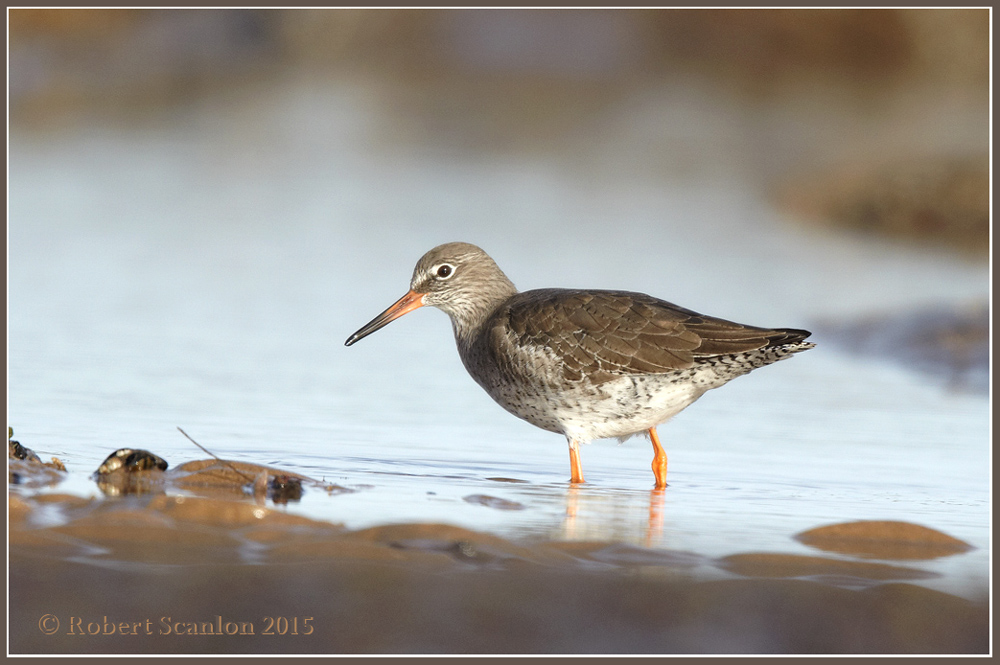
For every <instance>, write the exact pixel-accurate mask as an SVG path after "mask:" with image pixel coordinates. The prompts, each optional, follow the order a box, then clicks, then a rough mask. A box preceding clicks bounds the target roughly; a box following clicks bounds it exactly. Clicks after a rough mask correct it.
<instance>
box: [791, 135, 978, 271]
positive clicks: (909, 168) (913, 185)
mask: <svg viewBox="0 0 1000 665" xmlns="http://www.w3.org/2000/svg"><path fill="white" fill-rule="evenodd" d="M989 192H990V181H989V158H988V155H987V154H986V153H981V154H970V155H940V154H938V155H910V156H907V157H906V158H904V159H898V160H895V161H886V162H884V163H875V162H870V163H854V164H848V165H845V166H843V167H841V168H839V169H830V170H827V171H825V172H818V173H813V174H811V175H805V176H803V175H801V174H800V175H796V176H795V177H793V178H790V179H789V181H788V182H786V183H785V184H784V186H783V187H782V189H781V191H780V193H778V194H777V195H776V198H777V202H778V204H779V205H780V206H781V207H782V208H784V209H785V210H787V211H788V212H789V213H791V214H792V215H794V216H795V217H797V218H798V219H802V220H809V221H812V222H819V223H823V224H828V225H831V226H839V227H843V228H847V229H853V230H858V231H863V232H868V233H873V234H878V235H883V236H886V237H892V238H898V239H904V240H912V241H918V242H922V243H933V244H938V245H943V246H947V247H951V248H955V249H959V250H962V251H965V252H967V253H970V254H972V255H975V256H977V257H984V258H985V257H986V256H987V254H988V251H989V237H990V210H989Z"/></svg>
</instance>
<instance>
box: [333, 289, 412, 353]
mask: <svg viewBox="0 0 1000 665" xmlns="http://www.w3.org/2000/svg"><path fill="white" fill-rule="evenodd" d="M424 295H426V294H423V293H417V292H416V291H412V290H411V291H407V292H406V295H405V296H403V297H402V298H400V299H399V300H397V301H396V302H395V303H393V305H392V307H390V308H389V309H387V310H385V311H384V312H382V313H381V314H379V315H378V316H376V317H375V318H374V319H372V320H371V321H369V322H368V323H366V324H365V325H364V326H363V327H362V328H361V330H359V331H358V332H356V333H354V334H353V335H351V336H350V337H348V338H347V341H346V342H344V345H345V346H350V345H351V344H354V343H355V342H357V341H358V340H359V339H361V338H362V337H367V336H368V335H371V334H372V333H373V332H375V331H376V330H378V329H379V328H384V327H385V326H387V325H389V324H390V323H392V322H393V321H395V320H396V319H398V318H399V317H401V316H403V315H404V314H406V313H407V312H412V311H413V310H415V309H417V308H418V307H423V306H424Z"/></svg>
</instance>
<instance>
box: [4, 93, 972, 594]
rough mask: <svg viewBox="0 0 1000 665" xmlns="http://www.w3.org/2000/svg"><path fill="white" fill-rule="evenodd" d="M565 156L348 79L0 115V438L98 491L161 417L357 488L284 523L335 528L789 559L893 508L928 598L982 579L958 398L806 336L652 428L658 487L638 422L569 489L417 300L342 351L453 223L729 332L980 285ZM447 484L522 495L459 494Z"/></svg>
mask: <svg viewBox="0 0 1000 665" xmlns="http://www.w3.org/2000/svg"><path fill="white" fill-rule="evenodd" d="M387 132H388V134H387ZM581 154H582V155H583V157H581V158H580V159H573V158H572V157H566V156H559V157H547V156H546V155H545V154H538V155H533V156H532V155H518V154H516V153H507V154H504V153H494V154H482V153H477V152H470V151H468V150H464V149H460V148H457V147H454V146H447V145H437V144H422V143H413V142H401V141H397V140H394V139H393V137H392V135H391V123H389V122H388V121H387V120H386V119H385V118H383V117H382V116H381V115H380V113H379V110H378V108H377V106H374V105H372V104H370V103H369V102H368V101H367V98H366V97H365V96H364V94H363V93H362V92H359V91H357V90H354V89H352V88H351V87H350V86H346V87H343V88H335V87H331V88H329V89H325V90H323V89H316V88H297V87H294V86H291V87H289V88H288V89H286V90H284V91H283V94H281V95H276V96H274V97H268V98H266V99H265V98H254V99H230V100H227V99H225V98H222V99H220V100H217V101H215V102H213V103H211V104H205V105H202V106H194V107H190V108H186V109H181V110H179V111H175V112H173V113H168V114H164V115H162V116H160V117H158V118H150V119H147V120H146V121H144V122H142V123H139V124H137V125H133V126H116V125H113V124H104V125H100V126H96V127H95V126H87V127H78V128H75V129H74V128H70V129H66V130H62V131H60V132H56V133H52V134H49V135H45V136H39V135H32V134H29V133H25V132H21V131H18V130H17V128H16V127H15V128H14V129H13V131H12V134H11V146H10V217H9V226H8V237H9V246H10V249H9V270H8V272H9V287H8V289H9V293H8V296H9V306H8V310H9V338H8V350H9V367H8V395H9V397H8V420H9V423H10V424H11V425H13V427H14V428H15V433H16V436H15V438H17V439H19V440H20V441H21V442H22V443H23V444H24V445H26V446H28V447H30V448H32V449H34V450H35V451H36V452H38V453H39V454H40V455H41V456H42V457H43V458H46V459H47V458H48V457H49V456H57V457H59V458H61V459H62V460H63V461H64V462H65V463H66V465H67V467H68V469H69V470H70V472H71V478H70V479H69V480H67V481H66V482H65V483H63V484H62V485H61V486H59V487H58V488H56V489H57V490H59V491H71V492H75V493H79V494H83V495H91V494H94V495H96V494H98V490H97V488H96V486H94V484H93V483H92V482H91V481H90V480H89V479H88V478H87V476H89V474H90V473H91V472H92V471H93V470H94V469H96V467H97V466H98V464H99V463H100V462H101V461H102V460H103V459H104V457H105V456H107V455H108V454H109V453H110V452H112V451H113V450H115V449H117V448H120V447H139V448H146V449H149V450H152V451H153V452H155V453H157V454H158V455H160V456H162V457H164V458H165V459H167V460H168V461H169V462H170V463H171V464H172V465H178V464H180V463H182V462H184V461H187V460H191V459H200V458H203V457H204V454H203V453H202V452H201V451H199V450H197V449H196V448H194V447H193V446H192V445H191V444H190V443H189V442H188V441H187V440H186V439H185V438H184V437H183V436H181V435H180V433H179V432H177V431H176V427H177V426H181V427H183V428H184V429H185V430H186V431H187V432H188V433H189V434H190V435H191V436H192V437H194V438H195V439H196V440H197V441H199V442H200V443H201V444H202V445H204V446H207V447H208V448H210V449H211V450H213V451H214V452H215V453H216V454H218V455H219V456H221V457H226V458H233V459H241V460H245V461H249V462H256V463H261V464H271V465H278V466H282V467H285V468H288V469H290V470H293V471H298V472H302V473H306V474H308V475H311V476H313V477H316V478H324V479H326V480H328V481H333V482H336V483H338V484H341V485H344V486H347V487H353V488H357V489H358V491H357V492H355V493H353V494H342V495H337V496H332V497H331V496H326V495H323V494H320V493H318V492H307V494H306V496H305V497H304V499H303V500H302V502H301V503H298V504H292V505H290V506H288V507H287V508H286V509H287V510H289V511H293V512H296V513H301V514H305V515H309V516H312V517H316V518H320V519H328V520H332V521H336V522H343V523H344V524H346V525H348V526H349V527H352V528H359V527H364V526H369V525H372V524H380V523H387V522H404V521H429V522H445V523H450V524H458V525H461V526H465V527H468V528H474V529H481V530H488V531H492V532H496V533H498V534H500V535H503V536H506V537H512V538H576V539H601V540H624V541H628V542H633V543H637V544H643V545H649V546H655V547H667V548H673V549H681V550H690V551H693V552H697V553H699V554H704V555H707V556H720V555H725V554H731V553H735V552H746V551H780V552H793V553H796V552H797V553H810V550H809V549H808V548H806V547H804V546H802V545H799V544H798V543H797V542H795V541H793V540H792V539H791V536H792V535H793V534H795V533H797V532H799V531H802V530H805V529H809V528H812V527H815V526H819V525H822V524H829V523H834V522H840V521H849V520H859V519H897V520H906V521H910V522H915V523H918V524H923V525H926V526H929V527H932V528H936V529H939V530H941V531H944V532H946V533H948V534H950V535H952V536H955V537H958V538H962V539H964V540H966V541H968V542H970V543H971V544H973V545H974V546H976V547H977V548H978V549H976V550H974V551H972V552H970V553H969V554H966V555H962V556H958V557H951V558H949V559H946V560H943V561H936V562H929V563H926V564H921V565H925V566H926V567H928V568H931V569H934V570H939V571H940V572H942V573H945V574H946V577H945V579H944V580H939V581H933V580H932V581H930V582H928V583H927V584H928V585H931V586H934V585H935V584H938V585H940V586H941V587H942V588H944V587H947V588H950V589H953V590H954V589H955V588H956V585H957V587H961V588H964V587H966V586H967V587H969V588H970V589H972V588H974V587H977V586H978V587H980V588H981V587H982V586H983V584H984V580H985V579H986V575H987V572H986V571H987V563H988V554H989V550H988V548H989V544H990V529H989V527H990V518H991V515H990V487H991V475H990V462H991V453H990V445H989V442H990V436H991V430H990V423H989V401H988V399H987V398H986V396H984V395H981V394H976V393H960V392H953V391H949V390H947V389H946V388H945V387H943V384H944V381H943V380H935V379H929V378H928V377H926V376H924V375H921V374H917V373H914V372H911V371H909V370H907V369H905V368H901V367H898V366H896V365H893V364H892V363H889V362H886V363H879V362H875V361H872V360H871V359H869V358H861V357H854V356H852V355H850V354H849V353H846V352H845V351H844V350H843V349H841V348H838V347H837V346H836V345H834V344H831V343H824V339H823V337H822V335H820V334H817V335H816V341H817V342H818V343H819V346H818V347H817V348H816V349H815V350H813V351H809V352H808V353H805V354H801V355H799V356H796V357H795V358H794V359H792V360H789V361H787V362H782V363H779V364H778V365H775V366H773V367H768V368H764V369H762V370H760V371H758V372H755V373H754V374H752V375H751V376H748V377H745V378H741V379H739V380H737V381H735V382H733V383H732V384H730V385H728V386H726V387H724V388H722V389H720V390H718V391H713V392H712V393H709V394H708V395H706V396H705V397H704V398H703V399H702V400H701V401H699V402H698V403H697V404H695V405H694V406H692V407H691V408H690V409H688V410H687V411H685V412H683V413H682V414H681V415H679V416H678V417H677V418H675V419H674V421H673V422H671V423H669V424H668V425H665V426H663V427H661V429H660V435H661V439H662V441H663V442H664V445H665V447H666V449H667V452H668V455H669V457H670V475H669V487H668V488H667V491H666V492H665V493H663V495H662V496H660V495H655V494H651V492H650V488H651V487H652V473H651V471H650V470H649V462H650V460H651V449H650V446H649V444H648V442H647V441H645V440H643V439H632V440H630V441H628V442H626V443H625V444H622V445H618V444H617V443H616V442H614V441H600V442H596V443H594V444H592V445H590V446H587V447H586V448H584V450H583V465H584V471H585V473H586V477H587V480H588V483H587V485H586V486H584V487H582V488H579V489H578V490H573V489H571V488H570V487H569V486H568V483H567V480H568V476H569V464H568V454H567V451H566V444H565V441H564V440H563V439H562V437H560V436H557V435H553V434H550V433H546V432H543V431H541V430H538V429H535V428H533V427H531V426H530V425H528V424H526V423H523V422H521V421H519V420H517V419H515V418H513V417H512V416H510V415H508V414H507V413H506V412H504V411H503V410H502V409H500V408H499V407H498V406H496V405H495V404H493V403H492V401H491V400H490V399H489V398H488V397H487V396H486V395H485V394H484V393H483V392H482V391H480V390H479V388H478V387H477V386H476V385H475V384H474V383H473V382H472V380H471V379H470V378H469V377H468V376H467V375H466V374H465V371H464V369H463V368H462V366H461V363H460V361H459V359H458V355H457V353H456V351H455V349H454V343H453V340H452V339H451V330H450V325H449V324H448V321H447V318H446V317H445V316H444V315H443V314H441V313H440V312H436V311H431V310H427V311H424V310H421V311H418V312H416V313H414V314H411V315H408V316H407V317H405V318H404V319H402V320H400V321H397V322H395V323H393V324H392V325H391V326H389V327H387V328H386V329H384V330H382V331H380V332H379V333H377V334H376V335H374V336H372V337H370V338H367V339H365V340H364V341H363V342H361V343H359V344H357V345H356V346H353V347H351V348H345V347H344V345H343V343H344V340H345V339H346V338H347V336H348V335H349V334H350V333H352V332H353V331H354V330H356V329H357V328H358V327H360V326H361V325H362V324H364V323H365V322H367V321H368V320H369V319H371V318H372V317H373V316H374V315H375V314H377V313H378V312H379V311H381V310H382V309H384V308H385V307H386V306H388V305H389V304H391V303H392V302H393V301H395V299H396V298H397V297H398V296H400V295H402V293H403V292H405V290H406V289H407V286H408V281H409V276H410V272H411V270H412V267H413V264H414V263H415V261H416V260H417V258H419V256H420V255H421V254H422V253H423V252H424V251H426V250H427V249H429V248H431V247H433V246H434V245H437V244H439V243H441V242H446V241H451V240H466V241H470V242H475V243H477V244H479V245H481V246H482V247H483V248H484V249H486V250H487V251H488V252H490V253H491V255H492V256H493V257H494V258H495V259H496V260H497V261H498V263H499V264H500V265H501V267H502V268H503V269H504V270H505V271H506V272H507V274H508V275H509V276H510V277H511V278H512V279H513V280H514V282H515V283H516V284H517V285H518V286H519V287H520V288H523V289H527V288H537V287H543V286H578V287H586V286H592V287H601V288H621V289H630V290H638V291H645V292H648V293H651V294H654V295H657V296H659V297H662V298H665V299H668V300H672V301H674V302H677V303H678V304H681V305H684V306H687V307H691V308H694V309H698V310H702V311H706V312H708V313H711V314H715V315H719V316H723V317H725V318H730V319H735V320H740V321H745V322H747V323H755V324H759V325H773V326H789V327H806V328H808V327H810V326H811V325H812V323H813V322H815V321H816V320H820V319H823V318H831V317H833V318H836V317H850V316H852V315H859V314H867V313H870V312H871V311H873V310H877V309H879V308H884V309H887V310H890V311H894V310H898V311H906V310H907V308H910V307H915V306H920V305H923V304H926V303H941V302H944V303H957V302H964V301H967V300H971V299H982V298H985V297H986V296H987V295H988V281H987V277H988V270H987V268H986V266H985V265H981V264H976V263H968V262H964V261H961V260H958V259H955V258H950V257H948V256H944V255H939V254H936V253H932V252H929V251H923V250H917V249H908V248H901V247H897V246H894V245H892V244H890V243H886V242H879V241H872V240H868V239H861V238H852V237H847V236H839V235H836V234H833V233H825V232H820V231H816V230H803V229H801V228H800V227H799V226H796V225H794V224H789V223H786V220H782V219H781V217H780V215H779V214H778V213H777V212H776V211H774V210H773V209H772V208H770V207H769V206H768V205H767V204H766V203H765V202H764V201H763V199H762V198H761V197H760V196H759V195H758V194H757V193H756V190H754V189H753V188H751V187H750V186H749V185H748V184H747V181H745V180H743V179H741V178H740V176H739V173H738V171H736V170H734V168H732V165H724V166H723V167H722V168H720V169H718V170H717V171H713V170H711V169H703V170H700V171H697V173H696V177H693V176H692V177H686V178H685V177H675V178H667V177H664V176H663V175H662V174H659V173H657V172H655V171H642V170H639V169H636V170H633V171H629V170H627V169H625V170H623V169H622V168H621V164H622V160H623V157H622V155H620V154H618V155H616V154H614V153H611V154H608V155H602V156H595V155H594V154H592V153H590V152H586V151H585V152H583V153H581ZM721 158H722V157H721V156H720V159H721ZM707 159H708V158H706V160H707ZM491 478H507V479H515V480H520V481H523V482H520V483H512V482H501V481H497V480H491ZM476 494H485V495H489V496H495V497H498V498H502V499H506V500H509V501H514V502H518V503H520V504H522V505H523V509H521V510H498V509H496V508H491V507H489V506H485V505H482V504H478V503H470V502H467V501H465V500H464V497H467V496H470V495H476Z"/></svg>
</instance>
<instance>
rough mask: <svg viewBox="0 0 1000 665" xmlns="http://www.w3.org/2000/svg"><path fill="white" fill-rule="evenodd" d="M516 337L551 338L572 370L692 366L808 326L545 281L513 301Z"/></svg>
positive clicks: (606, 376) (510, 322) (782, 339)
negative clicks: (758, 321) (708, 312)
mask: <svg viewBox="0 0 1000 665" xmlns="http://www.w3.org/2000/svg"><path fill="white" fill-rule="evenodd" d="M505 309H506V311H505V313H504V316H505V318H506V327H507V331H508V334H509V335H510V336H511V337H512V339H513V340H514V342H515V343H516V344H521V345H530V346H544V347H546V348H548V349H549V350H551V352H552V353H554V354H555V355H556V356H557V357H559V358H560V359H561V361H562V363H563V371H564V373H565V375H566V377H567V378H569V379H578V378H579V377H580V376H581V375H583V374H587V375H588V376H589V377H590V378H591V379H592V380H594V381H596V382H602V381H607V380H610V379H612V378H614V377H616V376H621V375H622V374H661V373H666V372H672V371H676V370H682V369H687V368H689V367H691V366H692V365H694V364H695V363H696V362H697V361H698V360H699V359H703V358H707V357H711V356H718V355H728V354H733V353H743V352H746V351H753V350H756V349H761V348H764V347H767V346H775V345H780V344H788V343H793V342H796V341H800V340H802V339H804V338H805V337H806V336H808V335H809V333H808V332H806V331H804V330H790V329H780V330H770V329H766V328H757V327H753V326H745V325H741V324H739V323H734V322H732V321H726V320H724V319H717V318H714V317H710V316H705V315H703V314H699V313H697V312H694V311H691V310H689V309H685V308H683V307H678V306H677V305H674V304H672V303H668V302H665V301H663V300H659V299H657V298H653V297H651V296H647V295H644V294H641V293H631V292H627V291H574V290H565V289H542V290H537V291H526V292H524V293H520V294H518V295H517V296H515V297H514V298H512V299H511V301H510V302H509V303H508V305H507V307H506V308H505Z"/></svg>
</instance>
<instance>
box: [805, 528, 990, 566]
mask: <svg viewBox="0 0 1000 665" xmlns="http://www.w3.org/2000/svg"><path fill="white" fill-rule="evenodd" d="M795 539H796V540H798V541H799V542H801V543H803V544H805V545H809V546H810V547H815V548H817V549H821V550H825V551H827V552H837V553H840V554H849V555H852V556H859V557H866V558H874V559H936V558H938V557H942V556H951V555H953V554H961V553H962V552H967V551H968V550H970V549H972V546H971V545H969V544H968V543H966V542H964V541H962V540H959V539H957V538H953V537H951V536H949V535H948V534H946V533H941V532H940V531H937V530H935V529H931V528H928V527H925V526H921V525H919V524H911V523H909V522H896V521H878V520H866V521H858V522H845V523H842V524H831V525H828V526H821V527H817V528H815V529H810V530H808V531H803V532H802V533H799V534H796V536H795Z"/></svg>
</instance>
